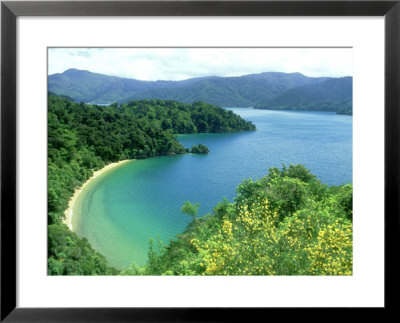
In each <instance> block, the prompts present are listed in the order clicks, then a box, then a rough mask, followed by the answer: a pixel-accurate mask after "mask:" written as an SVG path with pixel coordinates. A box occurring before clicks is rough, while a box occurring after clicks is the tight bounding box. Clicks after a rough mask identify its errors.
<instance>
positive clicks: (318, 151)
mask: <svg viewBox="0 0 400 323" xmlns="http://www.w3.org/2000/svg"><path fill="white" fill-rule="evenodd" d="M231 110H233V111H234V112H235V113H237V114H239V115H241V116H242V117H243V118H244V119H246V120H251V121H253V123H255V124H256V126H257V131H254V132H241V133H233V134H198V135H181V136H179V140H180V141H181V142H182V144H183V145H184V146H185V147H191V146H192V145H195V144H199V143H203V144H205V145H207V146H208V147H209V149H210V151H211V153H210V154H208V155H192V154H186V155H183V156H177V157H160V158H150V159H146V160H137V161H132V162H129V163H127V164H123V165H121V166H120V167H118V168H116V169H113V170H111V171H109V172H108V173H106V174H104V175H103V176H101V177H99V178H97V179H95V180H94V181H93V182H92V183H91V184H90V186H88V189H86V190H85V191H84V192H82V193H81V194H80V196H79V198H78V199H77V202H76V203H75V208H74V212H75V213H74V214H75V216H74V229H75V231H76V232H77V234H78V235H79V236H85V237H87V238H88V240H89V241H90V243H91V244H92V246H93V247H94V248H95V249H96V250H98V251H99V252H100V253H102V254H103V255H104V256H105V257H106V258H107V260H108V262H109V263H110V264H111V265H112V266H115V267H117V268H121V269H123V268H126V267H127V266H128V265H129V264H130V263H132V262H136V263H137V264H139V265H144V264H145V263H146V260H147V250H148V241H149V238H151V237H152V238H154V240H155V241H157V239H160V240H161V241H163V242H164V243H168V240H169V239H171V238H174V236H175V235H176V234H177V233H180V232H182V231H183V230H184V229H185V227H186V225H187V223H188V222H189V220H190V218H189V217H188V216H187V215H184V214H182V213H181V211H180V207H181V206H182V204H183V202H184V201H191V202H195V203H200V209H199V215H203V214H206V213H208V212H210V211H212V208H213V207H214V206H215V205H216V204H217V203H218V202H220V201H221V200H222V198H223V197H226V198H228V199H229V200H230V201H232V199H233V197H234V196H235V188H236V186H237V185H238V184H240V182H241V181H242V180H244V179H247V178H252V179H258V178H261V177H263V176H264V175H265V174H266V173H267V172H268V169H269V168H270V167H281V164H282V163H285V164H287V165H289V164H290V163H292V164H297V163H302V164H304V165H305V166H306V167H307V168H309V169H310V170H311V172H312V173H314V174H316V175H317V177H318V178H319V179H320V180H321V181H322V182H323V183H326V184H330V185H340V184H345V183H351V182H352V117H350V116H341V115H336V114H334V113H327V112H279V111H265V110H253V109H245V108H232V109H231Z"/></svg>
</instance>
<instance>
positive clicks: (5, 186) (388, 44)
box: [0, 0, 400, 322]
mask: <svg viewBox="0 0 400 323" xmlns="http://www.w3.org/2000/svg"><path fill="white" fill-rule="evenodd" d="M399 2H400V0H395V1H387V0H381V1H329V0H328V1H321V0H318V1H268V0H263V1H86V2H85V1H78V2H76V1H73V2H68V1H66V2H64V1H63V2H59V1H43V2H36V1H29V2H28V1H27V2H24V1H4V2H2V3H1V285H0V287H1V294H0V297H1V317H0V319H1V322H3V321H4V322H31V321H32V322H91V321H96V322H142V321H144V322H169V321H174V322H189V321H215V322H220V321H229V322H232V321H237V320H240V318H241V316H242V315H243V314H245V315H246V316H248V317H253V318H254V320H256V317H258V315H261V317H262V316H263V314H264V312H263V311H265V310H266V309H267V308H257V309H256V308H252V309H249V308H247V309H243V308H212V309H211V308H56V309H55V308H51V309H50V308H19V307H17V306H16V300H17V282H16V269H17V264H16V247H17V237H16V202H17V201H16V189H17V182H16V163H17V156H16V134H17V129H16V112H17V111H16V86H17V79H16V54H17V51H16V37H17V30H16V19H17V17H19V16H384V18H385V137H384V138H385V145H384V149H385V153H384V159H385V172H384V173H385V175H384V181H385V200H384V201H385V306H384V308H383V309H376V310H377V311H378V312H379V315H380V314H382V312H381V310H385V311H388V310H396V305H397V304H396V301H395V299H396V297H395V293H396V292H397V288H396V287H398V286H399V284H398V282H399V278H398V274H397V273H394V270H395V269H396V265H395V262H396V260H397V259H396V258H397V257H398V248H397V246H398V243H399V241H398V239H396V238H397V237H398V236H399V227H400V225H399V223H400V221H399V213H400V212H399V207H400V194H399V181H400V167H399V166H400V141H399V139H400V136H399V128H400V3H399ZM371 171H373V170H371ZM270 310H273V309H270ZM275 310H278V309H275ZM292 310H296V309H292ZM297 310H299V309H297ZM326 310H329V311H330V312H332V309H326ZM265 319H266V318H265ZM257 320H258V319H257Z"/></svg>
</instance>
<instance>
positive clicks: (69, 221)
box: [63, 159, 132, 231]
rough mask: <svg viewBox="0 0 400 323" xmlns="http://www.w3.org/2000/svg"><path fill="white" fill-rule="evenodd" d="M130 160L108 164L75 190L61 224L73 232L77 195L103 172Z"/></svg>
mask: <svg viewBox="0 0 400 323" xmlns="http://www.w3.org/2000/svg"><path fill="white" fill-rule="evenodd" d="M131 160H132V159H125V160H121V161H119V162H116V163H111V164H108V165H107V166H105V167H103V168H102V169H99V170H97V171H95V172H94V173H93V175H92V177H90V178H89V179H88V180H87V181H86V182H85V183H83V185H82V186H81V187H79V188H76V189H75V192H74V195H73V196H72V197H71V199H70V200H69V203H68V208H67V209H66V210H65V212H64V214H65V218H64V220H63V223H64V224H66V225H67V226H68V228H69V229H70V230H71V231H73V226H72V216H73V209H74V205H75V202H76V199H77V198H78V196H79V194H80V193H81V192H82V191H83V190H84V189H85V187H86V186H87V185H88V184H89V183H90V182H91V181H93V180H94V179H95V178H96V177H99V176H100V175H102V174H104V173H105V172H107V171H109V170H110V169H113V168H115V167H117V166H119V165H121V164H124V163H126V162H128V161H131Z"/></svg>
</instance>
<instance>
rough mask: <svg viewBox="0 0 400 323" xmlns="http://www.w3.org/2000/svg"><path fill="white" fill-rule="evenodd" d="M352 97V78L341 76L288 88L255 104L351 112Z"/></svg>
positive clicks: (275, 108)
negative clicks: (265, 100)
mask: <svg viewBox="0 0 400 323" xmlns="http://www.w3.org/2000/svg"><path fill="white" fill-rule="evenodd" d="M352 97H353V79H352V78H351V77H343V78H337V79H329V80H326V81H323V82H320V83H317V84H312V85H304V86H300V87H296V88H293V89H290V90H288V91H286V92H284V93H283V94H281V95H279V96H277V97H275V98H274V99H272V100H269V101H267V102H264V103H262V104H259V105H257V106H256V108H259V109H274V110H303V111H305V110H307V111H333V112H337V113H338V114H352V111H353V103H352Z"/></svg>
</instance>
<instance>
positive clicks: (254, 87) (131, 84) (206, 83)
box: [48, 69, 329, 107]
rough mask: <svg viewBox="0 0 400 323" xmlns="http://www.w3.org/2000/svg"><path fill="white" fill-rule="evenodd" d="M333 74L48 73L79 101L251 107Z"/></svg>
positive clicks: (54, 85) (57, 87)
mask: <svg viewBox="0 0 400 323" xmlns="http://www.w3.org/2000/svg"><path fill="white" fill-rule="evenodd" d="M327 79H329V78H326V77H307V76H305V75H302V74H300V73H289V74H288V73H278V72H266V73H260V74H249V75H244V76H238V77H218V76H209V77H202V78H192V79H188V80H184V81H154V82H151V81H140V80H135V79H128V78H120V77H115V76H108V75H103V74H97V73H92V72H89V71H82V70H77V69H69V70H67V71H65V72H63V73H59V74H53V75H50V76H49V77H48V87H49V91H51V92H54V93H56V94H59V95H67V96H70V97H72V98H73V99H74V100H75V101H76V102H81V101H82V102H86V103H96V104H110V103H113V102H119V103H123V102H128V101H130V100H137V99H163V100H175V101H179V102H188V103H192V102H196V101H204V102H207V103H211V104H215V105H218V106H224V107H250V106H254V105H257V104H262V103H265V102H267V101H269V100H271V99H273V98H275V97H277V96H279V95H281V94H283V93H284V92H286V91H287V90H290V89H293V88H296V87H299V86H303V85H311V84H317V83H320V82H322V81H325V80H327Z"/></svg>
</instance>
